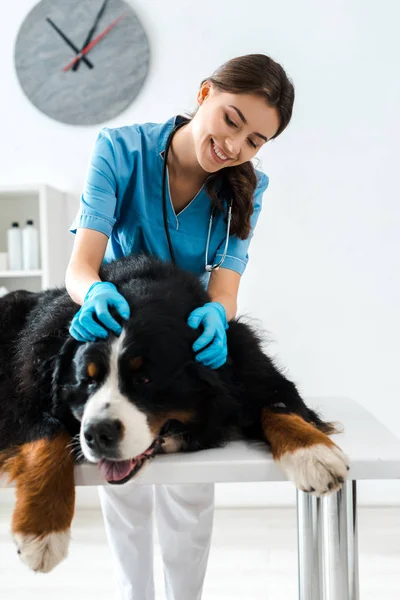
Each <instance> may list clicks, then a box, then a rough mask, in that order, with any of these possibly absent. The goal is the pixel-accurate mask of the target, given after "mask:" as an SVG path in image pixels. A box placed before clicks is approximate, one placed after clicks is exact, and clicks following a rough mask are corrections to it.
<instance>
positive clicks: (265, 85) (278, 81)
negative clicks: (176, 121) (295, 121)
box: [192, 54, 294, 240]
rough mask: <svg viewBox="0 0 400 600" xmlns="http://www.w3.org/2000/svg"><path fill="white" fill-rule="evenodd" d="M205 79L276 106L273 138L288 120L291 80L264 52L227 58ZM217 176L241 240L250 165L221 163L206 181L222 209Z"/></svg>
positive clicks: (245, 231) (251, 184)
mask: <svg viewBox="0 0 400 600" xmlns="http://www.w3.org/2000/svg"><path fill="white" fill-rule="evenodd" d="M206 81H209V82H210V83H212V84H213V85H214V86H215V88H217V89H218V90H220V91H222V92H229V93H231V94H256V95H257V96H261V97H263V98H265V101H266V103H267V104H268V106H270V107H274V108H276V109H277V112H278V115H279V121H280V124H279V129H278V131H277V132H276V134H275V135H274V136H273V137H274V138H276V137H278V135H280V134H281V133H282V131H284V129H286V127H287V125H288V124H289V121H290V119H291V116H292V110H293V102H294V86H293V83H292V82H291V81H290V80H289V78H288V77H287V75H286V73H285V71H284V70H283V68H282V67H281V65H279V64H278V63H276V62H275V61H274V60H272V58H269V57H268V56H266V55H265V54H247V55H246V56H239V57H237V58H233V59H232V60H228V61H227V62H226V63H224V64H223V65H222V66H221V67H219V68H218V69H217V70H216V71H215V72H214V73H213V74H212V75H211V77H207V79H204V80H203V81H202V82H201V85H203V83H205V82H206ZM194 114H195V113H194ZM194 114H192V116H194ZM221 177H222V184H223V189H224V190H226V189H228V190H229V193H230V194H231V195H232V197H233V199H234V202H233V206H232V220H231V227H230V235H233V234H235V235H237V237H239V238H240V239H243V240H245V239H246V238H247V237H248V236H249V234H250V230H251V226H250V217H251V215H252V214H253V211H254V206H253V197H254V191H255V189H256V186H257V176H256V173H255V170H254V166H253V164H252V163H251V162H250V161H248V162H245V163H243V164H241V165H237V166H234V167H225V168H223V169H222V170H221V171H218V172H217V173H216V174H215V176H212V177H210V179H209V180H208V181H207V192H208V194H209V195H210V197H211V198H212V200H213V202H214V203H215V204H216V206H217V207H218V208H219V209H220V210H221V211H222V210H223V208H222V204H221V200H220V198H219V197H218V192H217V191H216V187H218V186H216V183H217V182H221ZM219 187H220V186H219Z"/></svg>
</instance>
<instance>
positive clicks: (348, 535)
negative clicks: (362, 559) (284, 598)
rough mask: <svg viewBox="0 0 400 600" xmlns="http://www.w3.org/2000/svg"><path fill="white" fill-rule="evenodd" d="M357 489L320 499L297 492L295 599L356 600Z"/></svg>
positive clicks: (347, 486) (353, 485) (352, 484)
mask: <svg viewBox="0 0 400 600" xmlns="http://www.w3.org/2000/svg"><path fill="white" fill-rule="evenodd" d="M356 492H357V487H356V482H355V481H347V482H346V483H345V484H344V486H343V488H342V489H341V490H340V491H339V492H337V493H335V494H330V495H329V496H325V497H324V498H315V497H313V496H311V495H309V494H306V493H305V492H301V491H297V518H298V550H299V559H298V560H299V599H300V600H359V581H358V539H357V538H358V531H357V495H356Z"/></svg>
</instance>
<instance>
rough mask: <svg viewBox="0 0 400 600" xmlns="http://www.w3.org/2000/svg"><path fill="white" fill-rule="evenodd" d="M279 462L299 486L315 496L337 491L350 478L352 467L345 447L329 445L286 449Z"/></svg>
mask: <svg viewBox="0 0 400 600" xmlns="http://www.w3.org/2000/svg"><path fill="white" fill-rule="evenodd" d="M278 463H279V465H280V466H281V467H282V469H283V470H284V471H285V473H286V475H287V477H288V478H289V479H290V480H291V481H293V483H294V484H295V485H296V487H298V488H299V489H300V490H302V491H303V492H309V493H311V494H312V495H313V496H324V495H326V494H330V493H331V492H337V491H338V490H339V489H340V488H341V487H342V485H343V483H344V481H345V479H347V475H348V471H349V468H350V467H349V460H348V458H347V456H346V455H345V454H344V453H343V452H342V450H341V449H340V448H338V446H335V445H333V446H328V445H326V444H314V445H313V446H308V447H306V448H299V449H298V450H296V451H295V452H286V453H285V454H283V456H281V458H280V459H279V460H278Z"/></svg>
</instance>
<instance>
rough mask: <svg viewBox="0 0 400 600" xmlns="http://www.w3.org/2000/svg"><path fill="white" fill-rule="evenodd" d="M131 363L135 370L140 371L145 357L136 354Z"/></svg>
mask: <svg viewBox="0 0 400 600" xmlns="http://www.w3.org/2000/svg"><path fill="white" fill-rule="evenodd" d="M129 364H130V366H131V368H132V370H133V371H138V370H139V369H140V367H141V366H142V365H143V358H142V357H141V356H135V357H134V358H131V359H130V361H129Z"/></svg>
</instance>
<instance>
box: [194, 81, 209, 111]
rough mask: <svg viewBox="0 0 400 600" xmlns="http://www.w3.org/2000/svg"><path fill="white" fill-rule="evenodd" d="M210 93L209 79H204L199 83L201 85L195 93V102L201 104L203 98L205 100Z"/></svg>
mask: <svg viewBox="0 0 400 600" xmlns="http://www.w3.org/2000/svg"><path fill="white" fill-rule="evenodd" d="M210 93H211V83H210V82H209V81H204V82H203V83H202V84H201V87H200V89H199V91H198V93H197V104H198V105H199V106H201V105H202V104H203V102H204V100H207V98H208V96H209V95H210Z"/></svg>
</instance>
